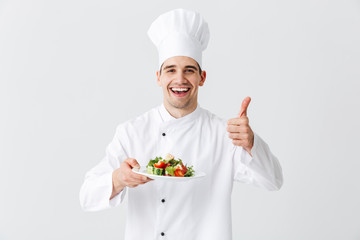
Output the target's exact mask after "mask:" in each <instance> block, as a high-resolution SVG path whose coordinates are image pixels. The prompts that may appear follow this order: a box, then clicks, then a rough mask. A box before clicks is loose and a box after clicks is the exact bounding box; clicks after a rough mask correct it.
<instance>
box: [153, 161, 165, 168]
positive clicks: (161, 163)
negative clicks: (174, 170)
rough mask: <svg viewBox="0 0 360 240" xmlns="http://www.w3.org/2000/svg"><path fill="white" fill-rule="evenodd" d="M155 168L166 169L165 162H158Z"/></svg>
mask: <svg viewBox="0 0 360 240" xmlns="http://www.w3.org/2000/svg"><path fill="white" fill-rule="evenodd" d="M154 167H157V168H165V162H162V161H158V162H157V163H155V164H154Z"/></svg>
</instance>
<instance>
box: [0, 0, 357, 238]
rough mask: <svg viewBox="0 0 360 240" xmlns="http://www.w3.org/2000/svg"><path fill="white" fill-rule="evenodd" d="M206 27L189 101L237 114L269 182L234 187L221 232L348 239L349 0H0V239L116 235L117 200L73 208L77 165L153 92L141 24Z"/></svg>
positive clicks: (352, 194) (351, 132)
mask: <svg viewBox="0 0 360 240" xmlns="http://www.w3.org/2000/svg"><path fill="white" fill-rule="evenodd" d="M179 7H182V8H187V9H192V10H196V11H199V12H200V13H201V14H202V16H203V17H204V18H205V19H206V20H207V22H208V23H209V26H210V33H211V39H210V42H209V46H208V49H207V50H206V51H205V52H204V55H203V66H204V67H203V68H204V69H205V70H207V76H208V77H207V81H206V82H205V85H204V86H203V87H202V88H201V89H200V94H199V103H200V105H201V106H202V107H203V108H206V109H208V110H210V111H212V112H214V113H215V114H217V115H218V116H220V117H222V118H225V119H227V118H232V117H235V116H236V114H237V113H238V111H239V110H240V106H241V101H242V100H243V98H245V97H246V96H251V97H252V102H251V103H250V106H249V109H248V116H249V119H250V125H251V127H252V128H253V130H254V131H255V132H257V133H258V134H259V135H260V136H261V137H262V138H263V139H264V140H265V141H266V142H267V143H268V144H269V145H270V147H271V149H272V152H273V153H274V154H275V155H276V156H277V157H278V158H279V160H280V162H281V165H282V168H283V173H284V180H285V181H284V185H283V188H282V189H281V190H280V191H278V192H268V191H266V190H263V189H259V188H256V187H253V186H248V185H243V184H238V183H236V184H234V190H233V196H232V199H233V202H232V209H233V236H234V239H245V240H289V239H291V240H304V239H305V240H339V239H344V240H359V239H360V187H359V185H360V157H359V153H358V150H359V145H360V144H359V133H360V131H359V130H360V128H359V123H360V114H359V109H360V94H359V93H360V91H359V89H360V84H359V80H360V70H359V69H360V45H359V43H360V2H359V1H355V0H352V1H341V0H338V1H314V0H305V1H285V0H283V1H280V0H276V1H266V0H262V1H260V0H259V1H235V0H234V1H229V0H222V1H205V0H199V1H192V0H184V1H176V2H175V1H168V0H163V1H160V0H155V1H121V0H116V1H115V0H103V1H95V0H87V1H85V0H71V1H70V0H63V1H46V0H30V1H27V0H13V1H10V0H8V1H7V0H5V1H4V0H2V1H0V114H1V115H0V239H59V240H60V239H61V240H62V239H87V240H92V239H94V240H95V239H123V233H124V225H125V217H126V205H127V200H125V202H124V204H122V205H120V206H119V207H116V208H113V209H110V210H105V211H101V212H96V213H85V212H83V211H82V210H81V208H80V205H79V200H78V194H79V190H80V186H81V184H82V182H83V178H84V175H85V173H86V172H87V171H88V170H89V169H90V168H91V167H93V166H94V165H96V164H97V163H98V162H99V161H100V160H101V159H102V157H103V156H104V153H105V148H106V146H107V144H108V143H109V142H110V141H111V139H112V136H113V134H114V133H115V128H116V126H117V125H118V124H119V123H121V122H124V121H126V120H128V119H130V118H134V117H136V116H138V115H140V114H142V113H143V112H145V111H147V110H149V109H150V108H152V107H154V106H157V105H159V104H160V103H161V101H162V91H161V89H160V88H159V87H158V86H157V84H156V75H155V72H156V70H157V52H156V49H155V47H154V46H153V45H152V43H151V42H150V40H149V39H148V37H147V34H146V32H147V29H148V27H149V26H150V24H151V22H152V21H153V20H154V19H155V18H156V17H157V16H158V15H160V14H161V13H163V12H166V11H168V10H171V9H174V8H179Z"/></svg>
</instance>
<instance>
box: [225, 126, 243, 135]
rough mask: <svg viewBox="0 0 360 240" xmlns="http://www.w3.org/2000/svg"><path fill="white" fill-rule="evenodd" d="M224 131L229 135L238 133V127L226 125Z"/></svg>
mask: <svg viewBox="0 0 360 240" xmlns="http://www.w3.org/2000/svg"><path fill="white" fill-rule="evenodd" d="M226 131H228V132H229V133H239V132H240V126H238V125H228V126H227V128H226Z"/></svg>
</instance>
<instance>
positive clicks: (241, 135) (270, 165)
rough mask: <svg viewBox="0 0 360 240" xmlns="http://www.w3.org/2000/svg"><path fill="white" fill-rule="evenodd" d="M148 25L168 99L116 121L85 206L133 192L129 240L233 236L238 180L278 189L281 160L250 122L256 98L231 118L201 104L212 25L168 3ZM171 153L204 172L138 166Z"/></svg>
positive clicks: (87, 184)
mask: <svg viewBox="0 0 360 240" xmlns="http://www.w3.org/2000/svg"><path fill="white" fill-rule="evenodd" d="M148 33H149V36H150V38H151V40H152V41H153V42H154V44H155V45H156V46H157V48H158V51H159V71H158V72H157V83H158V85H159V86H160V87H162V90H163V104H162V105H161V106H159V107H156V108H154V109H151V110H150V111H148V112H146V113H145V114H143V115H141V116H139V117H138V118H136V119H133V120H130V121H127V122H125V123H123V124H120V125H119V126H118V127H117V129H116V133H115V136H114V139H113V140H112V142H111V143H110V144H109V146H108V148H107V151H106V156H105V158H104V159H103V160H102V161H101V162H100V163H99V164H98V165H97V166H95V167H94V168H93V169H91V170H90V171H89V172H88V173H87V174H86V177H85V181H84V184H83V186H82V188H81V191H80V202H81V206H82V208H83V209H84V210H87V211H96V210H101V209H105V208H109V207H114V206H117V205H118V204H119V203H120V202H121V201H122V200H123V198H124V196H125V193H126V192H127V193H128V209H129V211H128V215H127V225H126V231H125V239H127V240H129V239H171V240H176V239H214V240H218V239H222V240H227V239H231V235H232V230H231V192H232V186H233V181H234V180H236V181H239V182H243V183H248V184H253V185H257V186H260V187H263V188H265V189H268V190H278V189H280V187H281V185H282V172H281V167H280V164H279V162H278V160H277V159H276V157H275V156H273V155H272V153H271V152H270V150H269V147H268V146H267V144H266V143H265V142H264V141H263V140H262V139H261V138H260V137H259V136H258V135H257V134H254V132H253V131H252V129H251V128H250V126H249V119H248V117H247V107H248V105H249V103H250V98H246V99H245V100H244V101H243V103H242V106H241V110H240V113H239V116H238V117H237V118H234V119H230V120H228V122H225V121H223V120H221V119H220V118H218V117H216V116H215V115H214V114H212V113H210V112H209V111H207V110H204V109H202V108H200V107H199V105H198V103H197V97H198V88H199V86H203V85H204V82H205V80H206V72H205V71H203V70H201V66H202V61H201V60H202V59H201V56H202V51H203V50H204V49H205V48H206V47H207V43H208V40H209V30H208V26H207V24H206V22H205V21H204V20H203V19H202V18H201V16H200V15H199V14H198V13H194V12H191V11H187V10H183V9H177V10H173V11H170V12H168V13H165V14H163V15H161V16H160V17H159V18H158V19H156V20H155V21H154V23H153V24H152V25H151V27H150V29H149V32H148ZM226 131H228V133H227V132H226ZM167 153H171V154H172V155H174V156H176V157H177V158H181V159H182V160H183V162H184V163H187V164H188V165H193V166H194V169H195V171H202V172H205V173H206V176H205V177H203V178H200V179H194V180H189V181H186V182H174V181H162V180H151V179H149V178H147V177H145V176H143V175H140V174H137V173H134V172H133V171H132V168H139V167H140V165H142V166H145V165H147V163H148V161H149V160H150V159H152V158H154V157H156V156H162V157H164V156H165V155H166V154H167Z"/></svg>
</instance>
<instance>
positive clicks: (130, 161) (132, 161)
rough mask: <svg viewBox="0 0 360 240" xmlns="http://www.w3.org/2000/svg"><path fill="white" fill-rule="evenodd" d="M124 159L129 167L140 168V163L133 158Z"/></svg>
mask: <svg viewBox="0 0 360 240" xmlns="http://www.w3.org/2000/svg"><path fill="white" fill-rule="evenodd" d="M125 161H126V162H127V163H128V164H129V165H130V166H131V168H140V164H139V163H138V161H136V159H134V158H127V159H126V160H125Z"/></svg>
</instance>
